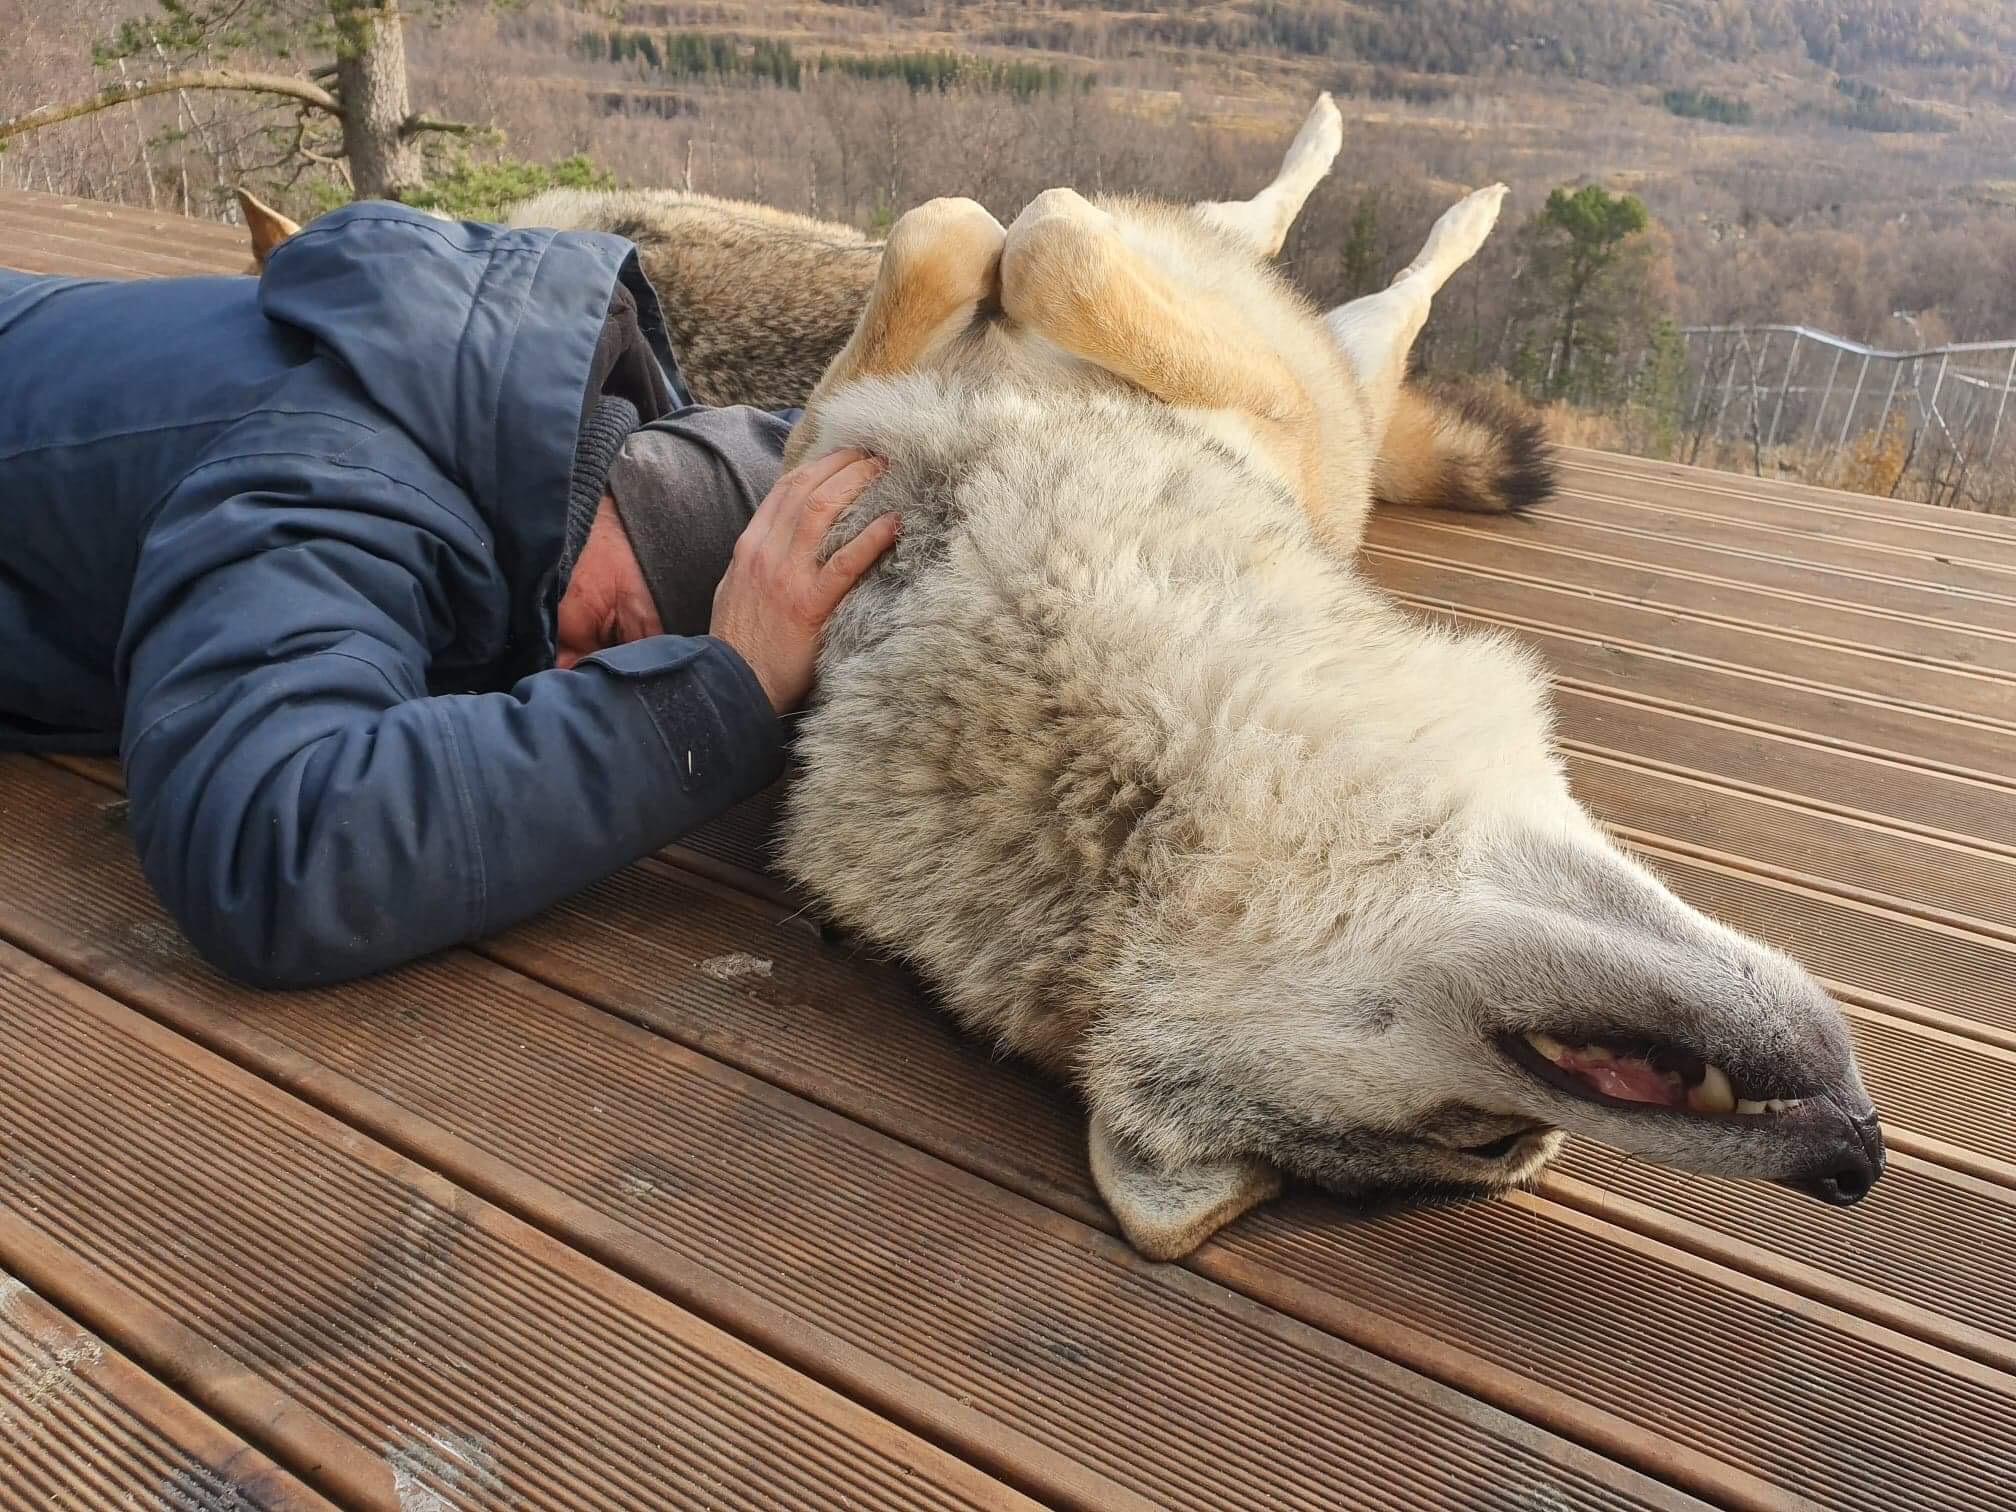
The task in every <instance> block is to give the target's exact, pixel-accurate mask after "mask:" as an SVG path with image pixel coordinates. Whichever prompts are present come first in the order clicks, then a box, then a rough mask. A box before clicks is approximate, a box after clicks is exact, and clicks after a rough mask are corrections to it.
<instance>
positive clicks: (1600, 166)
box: [0, 0, 2016, 491]
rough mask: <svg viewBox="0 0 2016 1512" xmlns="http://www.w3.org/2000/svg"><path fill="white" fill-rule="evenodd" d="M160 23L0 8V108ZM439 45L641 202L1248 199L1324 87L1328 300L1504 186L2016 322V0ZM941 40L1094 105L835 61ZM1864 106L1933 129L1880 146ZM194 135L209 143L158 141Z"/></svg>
mask: <svg viewBox="0 0 2016 1512" xmlns="http://www.w3.org/2000/svg"><path fill="white" fill-rule="evenodd" d="M144 8H145V6H144V4H143V3H142V0H124V3H121V0H74V3H71V4H66V5H64V6H62V7H57V6H53V5H50V4H47V3H46V0H0V37H6V38H7V39H8V45H7V47H6V50H5V52H4V53H0V114H5V113H7V112H9V111H11V110H14V109H19V108H24V107H26V106H28V105H31V104H38V103H46V102H47V101H48V100H49V99H51V98H54V97H57V96H59V95H64V94H70V93H79V92H83V91H84V90H86V89H88V88H90V87H94V86H95V85H98V84H102V83H103V82H105V79H104V76H103V75H102V74H101V73H94V71H93V70H92V68H91V65H90V58H89V48H90V44H91V42H92V41H93V40H95V39H97V38H101V37H103V36H104V35H105V34H106V33H107V32H108V31H109V30H110V29H111V28H112V27H113V26H114V25H115V24H116V22H117V21H118V19H120V18H121V17H123V16H126V15H131V14H135V13H137V12H138V11H140V10H142V9H144ZM612 28H621V29H629V30H636V31H643V32H646V33H650V34H654V35H655V36H656V37H657V38H658V39H659V41H660V42H661V43H662V42H663V41H664V39H665V38H666V36H667V34H668V33H686V34H692V35H695V36H698V37H702V38H707V39H713V38H725V39H729V40H730V42H731V43H732V45H733V46H734V47H735V48H737V49H740V50H742V51H744V52H746V51H747V50H748V49H749V48H750V47H751V46H752V45H753V44H754V43H756V42H758V41H762V42H764V43H765V44H767V45H774V44H780V43H781V44H788V47H789V49H790V54H791V57H792V58H793V59H794V60H795V64H796V67H797V69H798V72H797V82H796V84H795V87H794V86H788V85H787V86H780V85H778V84H776V83H773V82H767V81H762V80H758V79H755V78H752V77H748V76H737V75H733V74H730V75H722V74H719V73H701V74H692V73H681V72H679V71H677V70H675V69H672V68H669V67H664V66H661V67H658V68H654V67H652V66H651V63H650V60H649V59H648V58H645V57H638V56H631V57H628V58H625V59H623V60H621V61H610V60H609V59H608V58H607V56H606V55H604V54H605V53H606V49H600V48H597V47H595V46H592V45H588V44H584V41H583V39H584V37H586V36H588V35H589V34H595V35H598V36H605V35H606V34H607V33H608V32H609V31H610V30H611V29H612ZM409 51H410V54H411V60H412V68H413V74H414V82H415V89H416V92H417V93H419V94H421V95H424V97H425V98H426V99H427V100H428V101H429V102H430V104H431V105H433V106H434V107H435V108H438V109H440V110H441V111H443V112H444V113H447V114H451V115H455V116H460V117H464V118H469V119H475V120H484V121H491V122H494V123H496V124H497V125H498V126H499V127H500V128H502V130H503V132H504V133H505V137H506V140H505V141H504V143H503V144H502V146H501V147H491V148H479V149H478V151H479V155H480V154H482V153H496V152H502V153H505V154H508V155H510V156H513V157H516V158H523V159H532V160H540V161H550V160H554V159H557V158H561V157H564V156H565V155H567V154H570V153H586V154H588V155H589V156H590V157H592V158H593V159H594V160H595V161H596V162H597V163H598V164H600V165H602V166H603V167H605V168H607V169H608V170H610V171H611V172H613V173H614V174H615V176H616V177H617V178H618V179H619V180H621V181H624V182H628V183H635V184H680V183H687V184H690V185H691V186H692V187H694V188H697V189H701V190H705V191H708V192H712V193H717V194H725V195H733V196H746V197H751V198H756V199H761V200H765V201H768V202H770V203H773V204H777V205H781V206H784V207H787V208H790V209H796V210H802V211H808V212H810V213H813V214H816V215H821V216H827V217H832V218H836V219H843V220H848V221H851V222H854V223H856V224H860V225H863V226H866V227H869V228H871V229H872V228H875V227H878V226H883V225H886V224H887V223H888V221H889V220H890V219H891V218H892V217H893V216H894V215H895V214H897V213H900V212H901V211H902V210H903V209H904V208H906V207H907V206H909V205H912V204H915V203H917V202H919V201H921V200H923V199H926V198H929V197H931V196H933V195H937V194H945V193H961V194H971V195H973V196H975V197H976V198H979V199H981V200H982V201H984V202H985V203H987V204H988V205H989V206H990V207H991V208H993V209H995V210H996V211H997V213H1003V214H1009V213H1012V212H1013V211H1014V210H1015V209H1016V208H1018V207H1019V205H1020V204H1021V203H1022V202H1024V201H1025V200H1026V199H1027V198H1028V197H1029V196H1030V195H1031V194H1032V193H1034V192H1035V191H1037V190H1039V189H1042V188H1045V187H1048V186H1049V185H1052V184H1056V183H1072V184H1075V185H1078V186H1080V187H1085V188H1091V189H1100V190H1138V191H1142V192H1146V193H1151V194H1162V195H1172V196H1180V197H1221V196H1225V195H1228V194H1234V193H1242V192H1246V191H1247V190H1248V189H1250V187H1251V186H1253V185H1255V184H1257V183H1258V182H1260V181H1261V180H1262V179H1263V178H1264V177H1265V175H1266V173H1267V172H1268V170H1269V168H1270V166H1271V164H1272V162H1273V160H1274V158H1275V156H1276V154H1277V153H1278V150H1279V143H1280V141H1281V138H1282V135H1283V133H1284V132H1285V131H1286V130H1287V129H1289V127H1290V126H1291V125H1292V122H1293V119H1294V117H1295V115H1296V114H1297V113H1299V111H1300V110H1301V109H1302V108H1303V107H1304V106H1305V105H1306V102H1307V99H1308V98H1309V96H1310V95H1312V94H1313V93H1314V92H1315V91H1316V90H1317V89H1319V88H1329V89H1332V90H1334V91H1336V92H1337V93H1338V95H1339V100H1340V104H1341V105H1342V106H1343V108H1344V110H1345V114H1346V117H1347V121H1348V123H1349V124H1348V128H1347V130H1348V136H1347V148H1346V152H1345V155H1344V157H1343V159H1342V160H1340V163H1339V165H1338V171H1337V173H1336V174H1335V175H1334V177H1333V178H1332V179H1331V180H1330V181H1329V182H1328V183H1326V184H1325V185H1324V186H1323V188H1322V189H1321V190H1319V192H1318V193H1317V195H1316V197H1315V198H1314V199H1313V200H1312V201H1311V203H1310V205H1309V207H1308V211H1307V213H1306V214H1305V216H1304V217H1303V219H1302V221H1301V222H1300V223H1299V225H1298V226H1297V228H1296V231H1295V234H1294V236H1293V238H1292V240H1291V242H1290V244H1289V246H1288V248H1287V252H1286V257H1287V260H1288V261H1289V263H1290V265H1291V266H1292V268H1293V270H1294V272H1295V274H1296V276H1297V277H1298V278H1299V279H1300V280H1301V281H1302V282H1304V283H1305V284H1306V285H1307V286H1308V287H1309V288H1310V290H1311V292H1312V293H1313V294H1315V295H1316V296H1317V297H1318V298H1321V299H1336V298H1342V297H1345V296H1348V295H1350V294H1354V293H1357V292H1361V291H1362V290H1363V289H1364V288H1368V287H1372V286H1374V285H1376V284H1377V283H1380V282H1383V281H1384V280H1385V278H1387V277H1388V276H1390V274H1391V273H1392V271H1393V270H1394V269H1396V268H1397V267H1398V266H1399V265H1400V264H1401V263H1402V262H1404V261H1405V259H1406V257H1407V256H1409V255H1411V252H1412V251H1413V249H1414V247H1415V246H1416V245H1418V242H1419V238H1420V236H1421V234H1422V232H1423V231H1424V230H1425V228H1426V226H1427V225H1428V223H1429V221H1430V220H1431V219H1432V217H1433V216H1434V214H1436V213H1437V212H1438V211H1439V210H1440V209H1441V208H1442V207H1443V206H1445V205H1446V204H1447V203H1448V202H1449V200H1450V199H1451V198H1453V197H1454V195H1455V194H1456V193H1457V192H1458V190H1459V189H1460V188H1462V187H1464V186H1469V185H1475V184H1478V183H1483V182H1488V181H1490V180H1492V179H1498V178H1502V179H1505V180H1506V181H1508V182H1509V183H1511V184H1512V186H1513V189H1514V192H1515V195H1516V199H1515V201H1514V204H1515V206H1522V207H1524V208H1526V209H1527V210H1529V211H1530V210H1531V209H1533V208H1535V207H1537V206H1538V205H1539V204H1540V203H1541V202H1542V201H1543V200H1544V198H1545V196H1546V193H1547V191H1548V190H1550V189H1552V188H1553V187H1555V186H1557V185H1561V184H1574V183H1581V182H1587V181H1596V182H1601V183H1603V184H1605V185H1607V186H1609V187H1610V188H1612V189H1617V190H1628V191H1630V192H1631V193H1634V194H1636V195H1637V196H1639V197H1640V198H1641V199H1642V200H1643V201H1644V202H1645V204H1646V205H1647V206H1648V207H1649V209H1650V210H1651V212H1652V214H1653V216H1654V218H1655V221H1656V225H1655V228H1654V230H1653V231H1652V232H1651V233H1650V234H1651V236H1652V237H1653V238H1654V239H1655V241H1654V247H1653V251H1654V253H1655V255H1654V256H1653V258H1652V263H1653V267H1652V269H1651V274H1650V282H1649V283H1648V285H1647V288H1648V294H1649V297H1650V298H1651V299H1652V300H1654V301H1655V302H1656V304H1657V305H1658V306H1659V307H1660V308H1659V309H1658V312H1657V313H1663V314H1670V316H1671V317H1672V318H1673V319H1675V320H1677V321H1679V322H1681V323H1695V324H1726V323H1737V322H1758V321H1767V320H1783V321H1796V322H1802V323H1804V324H1807V325H1811V326H1816V327H1820V328H1824V329H1828V330H1832V331H1835V332H1838V333H1840V334H1842V335H1845V336H1849V337H1853V338H1856V339H1861V340H1866V341H1870V342H1874V343H1878V344H1883V345H1908V344H1911V343H1912V341H1913V339H1914V337H1913V328H1912V327H1908V326H1907V325H1906V324H1905V323H1903V322H1901V321H1900V320H1898V319H1897V318H1896V317H1895V315H1894V313H1893V312H1898V311H1904V312H1908V313H1910V314H1911V315H1912V316H1913V318H1914V319H1915V321H1916V326H1915V330H1916V332H1917V333H1918V335H1919V336H1922V338H1923V339H1924V340H1926V341H1936V340H1940V339H1948V338H1951V339H1989V338H1998V337H2003V336H2016V235H2012V234H2011V233H2012V230H2016V205H2012V199H2016V196H2012V195H2011V193H2010V192H2009V186H2010V184H2011V183H2012V182H2016V8H2011V7H2009V6H2006V5H2002V4H1997V3H1992V0H1829V3H1824V4H1823V3H1819V0H1677V3H1655V0H1615V3H1611V4H1606V5H1601V6H1588V5H1586V4H1582V3H1579V0H1572V3H1571V0H1437V3H1432V4H1403V3H1400V0H1367V3H1359V4H1345V5H1317V4H1294V3H1270V0H1241V3H1213V4H1151V3H1147V0H1101V3H1098V4H1078V3H1072V0H978V3H968V4H957V5H953V4H926V3H921V0H880V3H845V0H750V3H740V4H737V3H644V4H620V3H619V4H604V3H589V0H574V3H567V0H531V3H529V4H526V5H524V6H522V7H517V8H496V7H492V6H489V5H484V4H480V3H477V0H469V3H467V4H464V5H462V6H461V7H460V8H458V9H456V10H454V11H453V12H452V13H451V16H450V18H449V19H448V21H447V22H446V23H445V24H443V25H441V26H438V27H437V26H412V27H409ZM659 51H660V53H661V58H660V61H661V64H662V63H663V62H664V61H665V60H664V58H663V53H664V51H665V49H663V48H662V47H661V48H660V49H659ZM932 51H942V52H949V53H956V54H959V55H961V56H963V57H966V58H972V59H981V60H990V61H992V62H995V63H1004V62H1015V61H1021V62H1027V63H1040V64H1043V65H1055V66H1056V67H1057V68H1058V69H1060V70H1062V71H1064V72H1065V73H1066V74H1067V76H1068V78H1069V80H1070V83H1069V84H1068V85H1067V86H1066V87H1063V88H1051V89H1038V90H1034V91H1032V92H1017V91H1016V90H1014V89H1010V88H1001V87H993V86H990V85H989V84H988V83H986V82H985V81H984V80H983V79H979V78H974V79H972V80H970V81H966V82H954V83H953V84H952V85H951V86H950V87H945V88H938V87H923V88H913V87H911V85H910V84H908V83H905V82H904V81H903V80H902V79H900V78H889V79H880V80H875V79H862V78H858V77H854V76H852V75H851V74H849V73H846V72H843V71H842V69H841V68H840V67H839V66H838V64H837V62H836V60H839V59H861V58H867V57H884V58H887V57H891V56H893V55H896V54H914V53H924V52H932ZM822 60H823V61H824V63H825V66H824V67H823V68H822V67H821V63H822ZM115 77H116V75H115ZM1672 89H1681V90H1685V91H1694V92H1696V94H1697V95H1709V96H1713V97H1714V99H1715V100H1717V101H1727V102H1733V103H1740V105H1741V106H1742V107H1743V108H1744V109H1745V110H1747V112H1748V115H1749V121H1748V124H1744V125H1727V124H1719V123H1717V122H1715V121H1712V120H1705V119H1690V118H1683V117H1681V116H1678V115H1675V114H1673V113H1672V112H1671V111H1670V110H1669V109H1668V108H1667V105H1666V104H1665V103H1663V101H1664V97H1665V95H1666V93H1667V91H1668V90H1672ZM1856 91H1860V92H1861V93H1860V94H1859V95H1857V94H1855V92H1856ZM1857 99H1876V100H1878V101H1880V102H1881V104H1882V105H1883V107H1884V108H1885V109H1889V108H1891V107H1892V106H1893V105H1894V106H1895V108H1896V110H1897V111H1899V112H1902V115H1901V116H1900V119H1903V120H1906V121H1907V122H1915V123H1917V124H1918V126H1920V127H1921V128H1922V129H1913V130H1892V131H1875V130H1865V129H1856V127H1854V126H1853V125H1851V124H1848V121H1849V119H1850V117H1851V115H1852V112H1853V110H1854V109H1855V108H1856V100H1857ZM1717 108H1722V107H1720V106H1719V105H1718V107H1717ZM285 120H286V115H285V112H284V111H282V112H280V113H279V114H278V117H277V122H276V117H275V115H274V114H273V113H271V112H267V111H261V110H258V109H249V108H248V107H247V106H245V105H244V104H243V103H241V102H237V101H232V100H226V99H200V98H194V97H192V98H190V99H188V100H186V101H185V100H181V99H175V98H163V99H161V100H156V101H152V102H148V103H147V104H146V105H143V106H136V107H128V108H122V109H121V110H119V111H116V112H108V113H106V114H104V115H101V116H97V117H93V118H89V119H87V120H83V121H79V122H75V123H72V124H70V125H67V126H64V127H61V128H56V129H53V130H51V131H48V132H46V133H42V134H40V135H38V136H37V137H34V138H30V139H27V140H25V141H22V142H17V143H16V144H15V145H14V147H13V149H12V150H11V151H9V152H7V153H5V154H4V155H0V183H5V184H10V185H22V184H25V185H28V186H31V187H35V188H52V189H56V190H59V191H61V192H66V193H82V194H87V195H94V196H98V197H104V198H116V199H124V200H128V201H138V202H141V203H148V202H152V203H157V204H165V205H173V206H174V207H175V208H178V209H180V208H184V207H185V206H186V207H187V208H188V209H189V210H190V211H191V212H193V213H197V214H211V215H218V216H224V217H228V216H229V214H230V213H231V212H230V210H229V208H228V205H227V202H226V196H224V195H223V194H222V193H220V192H219V186H220V185H223V184H228V183H232V182H237V181H240V180H241V179H242V180H247V181H250V182H252V183H254V184H256V185H260V186H262V187H265V188H267V189H270V190H274V191H275V192H277V193H278V194H279V195H280V196H281V197H282V198H283V199H286V198H288V197H289V196H290V191H289V190H288V189H286V188H285V187H283V186H282V185H281V184H279V183H277V182H276V180H283V179H284V178H285V176H286V172H283V171H282V170H279V169H276V168H271V167H266V166H263V165H264V164H266V163H268V162H269V161H270V160H271V159H273V158H274V157H275V156H276V155H278V153H277V148H278V146H284V140H283V141H280V142H278V143H277V144H276V140H275V138H274V137H273V135H272V132H271V128H273V127H274V126H275V125H276V124H279V125H281V126H282V127H284V124H285ZM1927 123H1932V124H1936V125H1937V126H1938V127H1939V128H1941V129H1932V127H1931V125H1929V124H1927ZM171 126H172V127H175V128H176V129H178V130H179V131H181V132H182V133H184V135H182V136H181V137H180V138H179V139H176V140H168V141H164V140H162V139H161V137H160V133H161V132H162V131H163V130H164V129H165V128H168V127H171ZM287 171H291V170H287ZM314 176H315V175H314V174H313V173H312V172H311V173H310V174H309V175H307V176H306V178H304V179H303V181H302V182H300V183H297V184H296V185H295V186H294V188H293V189H292V191H291V197H292V200H293V203H294V205H295V207H296V208H297V209H301V208H312V207H313V202H312V200H311V199H310V197H309V196H308V195H307V193H306V192H305V191H306V188H307V183H308V181H309V180H311V179H312V178H313V177H314ZM1515 214H1516V211H1515ZM1526 255H1527V252H1526V249H1525V247H1524V245H1523V244H1522V242H1521V239H1520V238H1519V237H1517V236H1514V235H1504V236H1500V237H1498V238H1495V239H1494V240H1493V242H1492V243H1491V245H1490V246H1489V247H1488V248H1487V249H1486V252H1485V254H1484V255H1483V256H1482V257H1481V258H1480V259H1479V260H1478V262H1477V264H1476V265H1474V266H1473V267H1472V268H1471V269H1469V270H1466V272H1465V273H1464V274H1462V275H1461V276H1459V278H1458V279H1457V280H1456V281H1455V282H1454V283H1452V285H1451V286H1450V289H1449V291H1448V294H1447V296H1446V297H1445V299H1444V301H1443V302H1442V304H1441V305H1440V307H1439V308H1438V312H1437V315H1436V318H1435V321H1434V323H1433V325H1432V326H1431V328H1430V331H1429V333H1428V335H1427V337H1426V339H1425V341H1424V345H1423V352H1424V357H1425V359H1426V360H1427V361H1428V362H1430V363H1431V364H1433V365H1436V366H1440V367H1445V368H1451V367H1453V368H1465V369H1480V370H1495V369H1501V368H1505V367H1507V366H1508V365H1512V364H1513V363H1514V361H1515V358H1516V355H1517V353H1516V348H1517V346H1518V344H1519V342H1520V340H1521V338H1522V331H1523V329H1524V326H1523V324H1522V321H1523V320H1524V318H1525V317H1524V316H1522V314H1521V312H1520V311H1519V310H1517V309H1515V308H1514V307H1513V306H1514V304H1515V301H1514V300H1512V299H1511V298H1510V297H1508V291H1510V290H1513V289H1515V288H1516V287H1517V286H1518V285H1519V281H1520V275H1521V273H1522V271H1523V269H1522V259H1523V258H1524V257H1525V256H1526ZM1641 325H1643V326H1644V327H1645V328H1646V329H1649V328H1650V322H1649V321H1647V322H1641ZM1629 428H1630V427H1629V422H1628V416H1627V420H1626V422H1625V425H1624V429H1625V430H1628V429H1629ZM1636 444H1640V445H1643V444H1644V443H1643V442H1642V441H1639V442H1637V443H1636ZM1704 460H1706V458H1705V457H1704ZM1906 491H1908V490H1906Z"/></svg>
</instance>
